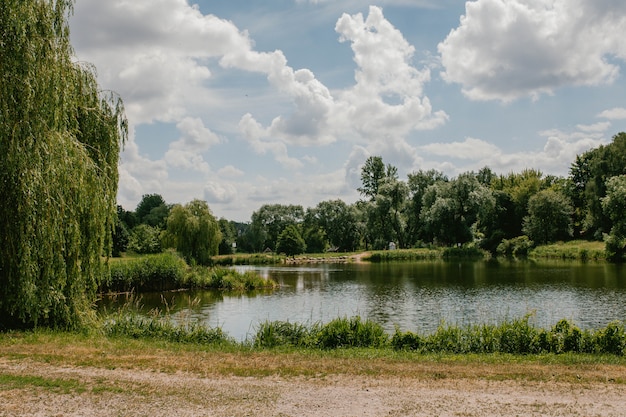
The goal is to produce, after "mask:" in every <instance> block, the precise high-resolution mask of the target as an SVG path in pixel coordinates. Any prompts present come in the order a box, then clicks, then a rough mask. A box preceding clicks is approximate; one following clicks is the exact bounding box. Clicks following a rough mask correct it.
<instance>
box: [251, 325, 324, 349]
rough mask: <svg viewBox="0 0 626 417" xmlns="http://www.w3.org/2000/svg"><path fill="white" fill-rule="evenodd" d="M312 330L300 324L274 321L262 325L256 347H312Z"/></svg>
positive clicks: (256, 337) (255, 341)
mask: <svg viewBox="0 0 626 417" xmlns="http://www.w3.org/2000/svg"><path fill="white" fill-rule="evenodd" d="M311 333H312V332H311V329H309V328H307V327H306V326H304V325H302V324H299V323H290V322H288V321H274V322H269V321H266V322H265V323H263V324H261V326H260V327H259V329H258V330H257V332H256V335H255V338H254V346H256V347H261V348H273V347H278V346H296V347H307V346H311V344H312V342H311Z"/></svg>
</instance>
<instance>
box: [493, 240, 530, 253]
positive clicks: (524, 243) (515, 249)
mask: <svg viewBox="0 0 626 417" xmlns="http://www.w3.org/2000/svg"><path fill="white" fill-rule="evenodd" d="M534 245H535V244H534V242H533V241H532V240H530V239H529V238H528V236H518V237H514V238H512V239H503V240H502V243H500V244H499V245H498V248H497V249H496V252H497V253H498V255H500V256H508V257H512V256H526V255H528V252H529V251H530V250H531V249H532V248H533V247H534Z"/></svg>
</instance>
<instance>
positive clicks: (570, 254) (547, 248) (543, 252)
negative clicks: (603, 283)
mask: <svg viewBox="0 0 626 417" xmlns="http://www.w3.org/2000/svg"><path fill="white" fill-rule="evenodd" d="M604 249H605V244H604V242H589V241H586V240H573V241H570V242H560V243H554V244H551V245H542V246H537V247H535V248H534V249H531V250H530V252H529V253H528V256H529V257H530V258H543V259H572V260H581V261H587V260H594V261H599V260H606V253H605V250H604Z"/></svg>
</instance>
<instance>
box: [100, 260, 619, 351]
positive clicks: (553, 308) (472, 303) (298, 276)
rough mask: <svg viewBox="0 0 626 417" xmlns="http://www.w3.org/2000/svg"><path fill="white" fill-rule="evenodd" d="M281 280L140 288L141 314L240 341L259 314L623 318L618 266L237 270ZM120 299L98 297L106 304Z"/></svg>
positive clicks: (408, 322)
mask: <svg viewBox="0 0 626 417" xmlns="http://www.w3.org/2000/svg"><path fill="white" fill-rule="evenodd" d="M237 268H238V269H240V270H250V269H252V270H255V271H257V272H258V273H259V274H261V275H262V276H264V277H271V278H273V279H275V280H276V281H278V282H279V283H280V284H281V288H280V289H279V290H277V291H273V292H255V293H248V294H224V293H220V292H215V291H199V292H176V293H165V294H145V295H143V296H142V300H141V303H142V311H143V312H148V311H150V310H152V309H155V308H158V309H160V310H161V311H163V312H168V313H169V314H171V315H172V317H173V318H174V319H177V320H200V321H203V322H205V323H207V324H208V325H211V326H221V327H222V328H223V329H224V330H225V331H226V332H227V333H229V334H230V335H232V336H233V337H235V338H237V339H239V340H243V339H245V338H246V337H247V336H248V335H250V334H252V333H254V331H255V329H256V326H258V324H259V323H261V322H263V321H265V320H270V321H273V320H289V321H291V322H301V323H314V322H318V321H322V322H326V321H329V320H332V319H334V318H336V317H342V316H353V315H360V316H361V317H363V318H370V319H373V320H375V321H377V322H379V323H381V324H383V325H384V326H385V328H386V329H387V330H388V331H390V332H391V331H393V329H394V326H396V325H397V326H399V327H400V329H402V330H404V331H406V330H411V331H420V332H430V331H433V330H434V329H436V327H437V326H438V325H439V324H440V323H441V322H443V321H445V322H447V323H451V324H459V325H463V324H470V323H498V322H500V321H502V320H506V319H513V318H519V317H522V316H524V315H526V314H528V313H533V321H534V322H535V323H536V324H537V325H539V326H542V327H550V326H552V325H553V324H555V323H556V322H557V321H558V320H560V319H562V318H567V319H569V320H571V321H573V322H574V323H576V324H577V325H578V326H580V327H582V328H598V327H601V326H604V325H606V324H607V323H608V322H610V321H611V320H625V319H626V303H624V300H626V271H625V269H624V268H623V267H622V266H619V265H610V264H604V263H578V262H564V261H553V262H530V261H525V262H514V261H510V262H509V261H505V262H493V261H490V262H483V261H480V262H444V261H437V262H412V263H381V264H367V263H362V264H361V263H360V264H341V265H328V264H322V265H313V266H302V267H297V266H258V267H257V266H245V267H237ZM122 302H123V299H120V298H119V297H118V299H117V300H116V301H111V300H103V302H102V306H101V307H102V308H104V307H106V308H108V309H109V310H110V309H112V308H115V306H116V305H119V304H120V303H122Z"/></svg>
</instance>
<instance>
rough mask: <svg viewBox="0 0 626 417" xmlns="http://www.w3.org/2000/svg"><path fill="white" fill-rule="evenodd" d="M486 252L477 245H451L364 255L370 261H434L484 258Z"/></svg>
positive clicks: (382, 251) (374, 252)
mask: <svg viewBox="0 0 626 417" xmlns="http://www.w3.org/2000/svg"><path fill="white" fill-rule="evenodd" d="M485 256H486V254H485V252H484V251H483V250H481V249H479V248H476V247H465V246H464V247H461V248H457V247H449V248H437V249H427V248H419V249H399V250H381V251H373V252H371V253H370V254H368V255H366V256H364V257H363V260H364V261H369V262H392V261H432V260H437V259H483V258H484V257H485Z"/></svg>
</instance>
